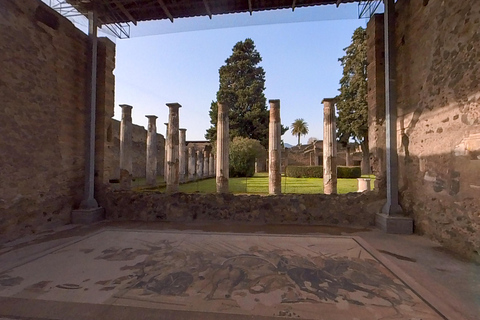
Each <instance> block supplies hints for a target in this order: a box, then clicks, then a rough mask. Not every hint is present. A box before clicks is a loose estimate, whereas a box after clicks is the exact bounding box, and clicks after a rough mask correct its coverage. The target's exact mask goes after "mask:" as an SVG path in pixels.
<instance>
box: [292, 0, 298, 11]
mask: <svg viewBox="0 0 480 320" xmlns="http://www.w3.org/2000/svg"><path fill="white" fill-rule="evenodd" d="M296 5H297V0H293V3H292V12H293V11H295V7H296Z"/></svg>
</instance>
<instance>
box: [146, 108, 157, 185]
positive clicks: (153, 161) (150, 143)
mask: <svg viewBox="0 0 480 320" xmlns="http://www.w3.org/2000/svg"><path fill="white" fill-rule="evenodd" d="M146 117H147V118H148V131H147V163H146V172H145V176H146V182H147V185H149V186H153V187H154V186H156V185H157V124H156V121H157V116H146Z"/></svg>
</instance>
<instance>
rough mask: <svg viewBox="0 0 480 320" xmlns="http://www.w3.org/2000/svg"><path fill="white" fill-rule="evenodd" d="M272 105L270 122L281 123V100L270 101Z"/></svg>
mask: <svg viewBox="0 0 480 320" xmlns="http://www.w3.org/2000/svg"><path fill="white" fill-rule="evenodd" d="M268 102H269V103H270V121H274V122H280V100H278V99H276V100H269V101H268Z"/></svg>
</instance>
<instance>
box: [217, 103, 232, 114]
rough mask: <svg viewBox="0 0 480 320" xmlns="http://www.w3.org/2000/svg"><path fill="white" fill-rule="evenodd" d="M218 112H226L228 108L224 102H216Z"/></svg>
mask: <svg viewBox="0 0 480 320" xmlns="http://www.w3.org/2000/svg"><path fill="white" fill-rule="evenodd" d="M217 106H218V112H221V113H225V112H228V110H229V108H228V105H227V104H226V103H221V102H217Z"/></svg>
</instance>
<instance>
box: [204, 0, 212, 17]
mask: <svg viewBox="0 0 480 320" xmlns="http://www.w3.org/2000/svg"><path fill="white" fill-rule="evenodd" d="M203 5H204V6H205V10H207V14H208V17H209V18H210V20H211V19H212V11H211V10H210V6H209V5H208V2H207V0H203Z"/></svg>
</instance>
